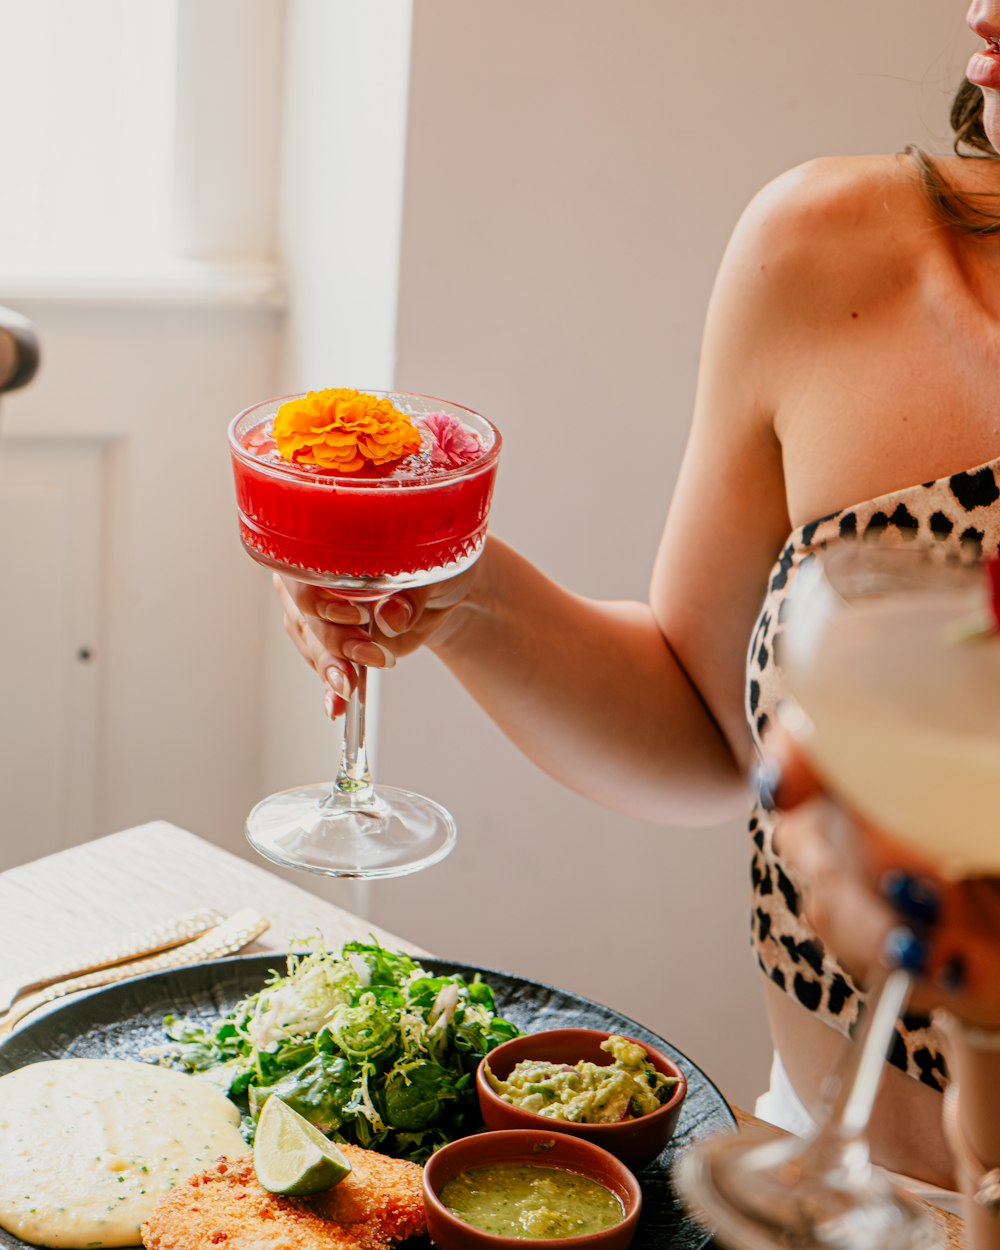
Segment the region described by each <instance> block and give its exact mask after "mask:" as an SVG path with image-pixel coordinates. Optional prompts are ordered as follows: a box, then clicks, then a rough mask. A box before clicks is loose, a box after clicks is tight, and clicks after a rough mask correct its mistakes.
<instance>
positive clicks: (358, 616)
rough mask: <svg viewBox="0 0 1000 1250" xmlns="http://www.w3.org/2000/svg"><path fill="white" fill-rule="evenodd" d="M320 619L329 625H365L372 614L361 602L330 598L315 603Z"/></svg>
mask: <svg viewBox="0 0 1000 1250" xmlns="http://www.w3.org/2000/svg"><path fill="white" fill-rule="evenodd" d="M316 612H317V614H318V615H319V617H320V619H321V620H323V621H329V622H330V624H331V625H367V624H368V622H369V621H370V620H371V619H372V614H371V612H370V611H369V609H368V608H367V606H366V605H365V604H363V603H348V602H347V601H346V600H344V599H335V598H331V599H330V600H329V602H327V603H323V602H320V603H317V604H316Z"/></svg>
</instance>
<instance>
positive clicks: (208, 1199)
mask: <svg viewBox="0 0 1000 1250" xmlns="http://www.w3.org/2000/svg"><path fill="white" fill-rule="evenodd" d="M341 1149H342V1150H343V1152H344V1154H346V1155H347V1157H348V1158H349V1159H350V1161H351V1167H352V1171H351V1172H350V1173H349V1174H348V1175H347V1176H345V1177H344V1179H343V1180H342V1181H341V1182H340V1183H339V1184H338V1185H335V1186H334V1187H333V1189H328V1190H326V1191H325V1192H324V1193H320V1194H315V1195H313V1196H312V1197H309V1198H284V1197H281V1196H280V1195H279V1194H272V1193H269V1192H268V1191H267V1190H266V1189H263V1188H261V1186H260V1185H259V1184H258V1182H257V1177H256V1176H255V1174H254V1170H253V1155H252V1154H246V1155H242V1156H241V1157H240V1158H238V1159H225V1158H223V1159H219V1161H218V1162H217V1163H215V1164H214V1165H213V1166H212V1167H210V1168H208V1169H207V1170H206V1171H204V1172H199V1173H198V1174H197V1175H196V1176H192V1177H190V1178H189V1179H188V1180H187V1181H182V1182H181V1183H180V1184H179V1185H177V1186H176V1188H174V1189H173V1190H171V1192H170V1193H169V1194H167V1196H166V1197H165V1198H164V1199H163V1200H162V1201H161V1202H160V1203H159V1204H158V1206H157V1207H156V1208H155V1210H154V1211H153V1213H152V1214H151V1215H150V1217H149V1219H148V1220H146V1221H145V1223H144V1224H143V1226H142V1244H143V1245H144V1246H145V1247H146V1250H210V1247H212V1246H221V1247H223V1250H388V1248H389V1247H390V1246H392V1245H394V1244H395V1243H396V1242H398V1241H404V1240H405V1239H406V1238H407V1237H412V1236H415V1235H416V1234H418V1233H424V1232H426V1231H427V1225H426V1223H425V1220H424V1199H423V1191H422V1188H421V1185H422V1177H423V1169H422V1168H420V1167H419V1166H418V1165H417V1164H416V1163H408V1162H407V1161H405V1160H403V1159H390V1158H388V1157H387V1156H385V1155H381V1154H376V1153H375V1152H374V1151H371V1150H363V1149H362V1148H361V1147H360V1146H349V1145H345V1146H342V1147H341Z"/></svg>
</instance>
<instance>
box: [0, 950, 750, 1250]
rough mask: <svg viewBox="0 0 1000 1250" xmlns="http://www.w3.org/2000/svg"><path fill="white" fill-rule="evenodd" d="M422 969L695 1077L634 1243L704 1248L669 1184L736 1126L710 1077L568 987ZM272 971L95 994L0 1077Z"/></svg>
mask: <svg viewBox="0 0 1000 1250" xmlns="http://www.w3.org/2000/svg"><path fill="white" fill-rule="evenodd" d="M422 963H423V965H424V967H426V968H427V969H429V970H430V971H432V972H435V973H438V974H443V973H459V974H461V975H462V976H463V977H465V978H466V979H470V978H471V977H473V976H474V975H475V974H476V973H477V972H478V973H479V974H480V975H481V976H482V977H483V979H484V980H485V981H488V982H489V984H490V985H491V986H492V987H493V990H494V993H495V994H496V1000H497V1007H498V1009H499V1011H500V1014H501V1015H504V1016H506V1017H507V1018H508V1019H510V1020H512V1021H513V1022H514V1023H515V1024H516V1025H518V1027H519V1028H521V1029H523V1030H524V1031H525V1032H526V1033H528V1032H538V1031H540V1030H542V1029H566V1028H581V1027H582V1028H588V1029H606V1030H608V1031H609V1032H618V1033H625V1034H627V1035H628V1036H629V1037H634V1038H636V1039H637V1040H638V1041H640V1042H641V1041H647V1042H649V1043H650V1045H652V1046H656V1047H658V1048H659V1049H660V1050H662V1051H664V1052H665V1053H666V1054H667V1055H669V1056H670V1058H671V1059H673V1060H674V1061H675V1062H676V1063H678V1064H679V1065H680V1066H681V1068H682V1069H683V1070H684V1073H685V1075H686V1076H687V1079H688V1095H687V1098H686V1099H685V1100H684V1108H683V1111H682V1112H681V1118H680V1122H679V1124H678V1126H677V1131H676V1132H675V1134H674V1136H673V1138H672V1140H671V1141H670V1142H669V1143H668V1144H667V1147H666V1149H665V1150H664V1151H663V1153H662V1154H661V1155H660V1157H659V1158H658V1159H656V1160H654V1162H653V1163H651V1164H649V1165H648V1167H645V1168H643V1170H642V1171H641V1172H640V1173H639V1180H640V1181H641V1183H642V1191H643V1212H642V1219H641V1221H640V1224H639V1229H638V1232H637V1233H636V1237H635V1240H634V1241H633V1243H632V1247H633V1250H654V1248H655V1250H700V1247H702V1246H704V1245H705V1244H706V1242H708V1240H709V1233H708V1232H707V1231H706V1230H705V1229H704V1228H703V1227H702V1226H701V1225H700V1224H697V1223H696V1222H695V1221H694V1220H692V1219H691V1217H690V1216H689V1215H687V1214H686V1212H685V1211H684V1210H683V1209H682V1207H681V1205H680V1202H679V1200H678V1199H677V1198H676V1197H675V1195H674V1190H673V1187H672V1186H671V1183H670V1170H671V1168H672V1166H673V1163H674V1160H675V1159H676V1158H677V1156H678V1154H680V1153H681V1152H683V1151H685V1150H687V1149H689V1148H690V1146H691V1145H692V1144H693V1143H694V1142H695V1141H697V1140H698V1139H699V1138H700V1137H704V1136H705V1135H706V1134H709V1133H716V1132H719V1131H720V1130H722V1129H727V1128H732V1127H734V1126H735V1120H734V1118H733V1114H732V1112H731V1111H730V1109H729V1107H728V1105H727V1104H726V1100H725V1099H724V1098H723V1097H722V1095H721V1094H720V1093H719V1091H718V1090H717V1089H716V1087H715V1086H714V1085H713V1084H712V1082H711V1081H710V1080H709V1079H708V1077H707V1076H706V1075H705V1074H704V1072H702V1071H701V1070H700V1069H699V1068H698V1067H697V1066H696V1065H695V1064H693V1063H692V1062H691V1060H690V1059H688V1057H687V1056H686V1055H683V1054H681V1052H680V1051H679V1050H677V1049H676V1048H675V1047H673V1046H671V1045H670V1043H669V1042H665V1041H664V1040H663V1038H661V1037H657V1036H656V1034H655V1033H651V1032H650V1031H649V1030H648V1029H644V1028H643V1027H642V1025H641V1024H636V1023H635V1021H634V1020H630V1019H629V1018H628V1017H627V1016H623V1015H620V1014H619V1013H618V1012H616V1011H612V1010H611V1009H610V1008H609V1007H602V1006H601V1005H600V1004H599V1003H594V1002H591V1001H590V1000H589V999H586V998H581V997H580V996H579V995H577V994H571V993H570V992H569V991H568V990H560V989H556V988H555V987H554V986H551V985H543V984H542V983H541V982H539V981H527V980H525V979H524V978H522V977H513V976H508V975H507V974H506V973H503V972H494V971H492V970H491V969H489V968H474V967H471V966H469V965H468V964H460V963H452V962H451V961H449V960H441V959H424V960H422ZM271 969H276V970H278V971H280V972H283V971H284V959H283V957H282V956H280V955H244V956H237V957H235V958H233V959H221V960H217V961H215V962H214V963H206V964H195V965H192V966H191V967H189V968H179V969H177V970H176V971H174V972H160V973H154V974H153V975H152V976H147V977H137V978H136V979H135V980H134V981H126V982H124V983H122V984H121V985H112V986H109V987H108V988H107V989H103V990H97V991H95V992H94V993H92V994H88V995H86V996H85V997H82V998H77V999H75V1000H74V1001H73V1002H70V1003H66V1004H65V1005H64V1006H62V1007H60V1008H58V1009H56V1010H54V1011H51V1012H49V1013H48V1014H47V1015H44V1016H41V1017H39V1018H38V1019H37V1020H36V1021H34V1023H30V1024H26V1025H23V1026H22V1027H21V1029H20V1030H19V1031H18V1032H17V1033H15V1034H14V1036H13V1037H10V1038H8V1039H7V1040H6V1041H5V1042H4V1043H3V1044H2V1045H0V1075H2V1074H3V1073H5V1072H10V1071H12V1070H13V1069H14V1068H20V1067H23V1066H24V1064H26V1063H37V1062H39V1061H40V1060H43V1059H69V1058H92V1059H109V1058H114V1059H140V1058H141V1057H142V1051H143V1049H144V1047H147V1046H155V1045H157V1044H159V1043H161V1042H162V1041H163V1038H164V1035H163V1028H162V1023H163V1017H164V1016H165V1015H167V1014H168V1013H169V1012H174V1013H176V1014H178V1015H185V1016H191V1017H193V1018H196V1019H199V1020H201V1021H203V1022H204V1023H209V1022H210V1021H212V1020H214V1019H215V1018H216V1017H217V1016H219V1015H222V1014H224V1013H225V1012H227V1011H229V1010H230V1009H231V1008H232V1007H233V1006H234V1004H235V1003H237V1002H238V1001H239V1000H240V999H241V998H244V997H246V995H248V994H253V993H256V991H257V990H259V989H260V988H261V987H262V986H263V984H264V982H265V981H266V979H267V976H268V973H269V971H270V970H271ZM24 1246H25V1243H24V1242H23V1241H20V1240H18V1238H17V1237H13V1236H11V1234H10V1233H5V1232H4V1231H3V1230H2V1229H0V1247H3V1250H24Z"/></svg>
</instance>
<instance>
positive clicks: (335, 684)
mask: <svg viewBox="0 0 1000 1250" xmlns="http://www.w3.org/2000/svg"><path fill="white" fill-rule="evenodd" d="M323 680H324V681H325V682H326V684H327V685H328V686H329V687H330V691H331V693H332V694H335V695H336V696H337V697H338V698H341V699H343V700H344V701H345V703H346V701H347V700H348V699H349V698H350V697H351V683H350V682H349V681H348V680H347V674H346V673H344V672H342V671H341V670H340V669H339V668H335V667H334V666H333V665H331V666H330V667H329V668H328V669H327V670H326V672H325V673H324V674H323Z"/></svg>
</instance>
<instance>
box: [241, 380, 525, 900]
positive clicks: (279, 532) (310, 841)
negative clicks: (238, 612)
mask: <svg viewBox="0 0 1000 1250" xmlns="http://www.w3.org/2000/svg"><path fill="white" fill-rule="evenodd" d="M364 393H365V394H368V395H374V396H376V397H377V398H381V399H388V400H389V401H391V403H392V404H393V405H395V407H396V408H398V409H400V410H402V411H403V412H405V413H407V414H409V415H410V416H413V417H427V416H432V415H434V414H440V413H444V414H445V415H446V416H447V417H449V418H454V419H457V420H459V421H461V423H462V425H463V426H464V427H465V428H466V429H467V430H471V431H472V433H473V434H475V435H476V437H477V438H478V440H479V442H480V444H481V448H482V450H481V453H480V454H477V455H475V456H474V458H473V459H471V460H470V461H468V462H467V463H462V464H460V466H459V467H457V468H447V467H446V468H431V469H428V468H427V465H426V463H425V464H423V465H416V466H415V467H414V468H413V470H412V471H410V470H407V469H406V468H405V467H404V468H399V469H397V470H396V471H394V472H392V473H389V474H386V475H384V476H374V477H361V476H360V475H358V476H349V475H337V476H335V475H333V474H331V473H329V472H323V471H321V470H319V469H317V468H316V467H315V466H313V465H302V464H297V463H292V462H289V461H284V460H281V459H280V458H279V457H277V456H276V455H273V454H272V455H261V454H259V452H258V451H257V450H255V444H258V443H259V441H260V435H261V434H262V433H263V432H266V431H267V430H268V429H269V427H270V424H271V422H272V421H273V419H274V416H275V413H276V412H277V410H278V409H279V408H280V407H281V405H282V404H283V403H285V402H286V401H287V400H292V399H298V398H300V396H295V395H290V396H284V397H282V398H280V399H272V400H267V401H266V402H264V403H261V404H256V405H255V406H254V407H252V408H248V409H247V410H246V411H245V412H243V413H241V414H240V415H239V416H238V417H236V419H235V420H234V421H233V422H232V423H231V424H230V426H229V448H230V453H231V457H232V464H233V472H234V475H235V480H236V502H237V508H238V512H239V525H240V537H241V538H242V540H243V545H244V547H245V548H246V550H247V551H248V552H249V553H250V555H251V556H253V558H254V559H255V560H257V561H258V562H259V563H261V564H264V565H266V566H267V567H268V568H271V569H275V570H277V571H278V572H279V573H283V574H286V575H287V576H289V577H293V578H296V579H297V580H299V581H302V582H309V583H311V584H313V585H315V586H324V587H327V588H329V589H332V590H336V591H337V592H338V593H339V594H340V595H342V596H343V597H344V598H345V599H349V600H351V601H353V602H355V603H361V604H365V605H368V606H369V608H370V609H371V610H374V607H375V605H376V603H377V602H378V601H379V600H380V599H383V598H385V597H386V596H388V595H392V594H394V593H396V592H397V591H400V590H405V589H408V588H412V587H415V586H427V585H429V584H431V583H433V582H438V581H442V580H444V579H445V578H449V577H453V576H454V575H455V574H457V573H460V572H462V571H463V570H464V569H467V568H469V567H470V565H472V564H473V563H474V562H475V560H476V559H477V558H478V556H479V554H480V552H481V551H482V548H483V543H484V541H485V537H486V522H487V517H488V514H489V507H490V500H491V497H492V493H493V483H494V480H495V478H496V471H497V461H498V458H499V455H500V442H501V440H500V433H499V431H498V430H497V429H496V427H495V426H494V425H492V424H491V423H490V422H489V421H487V420H486V419H485V417H481V416H480V415H479V414H478V413H475V412H472V411H470V410H469V409H467V408H462V407H459V406H458V405H456V404H451V403H447V402H445V401H443V400H439V399H433V398H431V397H429V396H425V395H412V394H406V393H401V392H395V391H391V392H390V391H365V392H364ZM406 463H407V464H408V463H409V462H406ZM365 688H366V670H365V668H364V667H363V666H361V665H359V666H357V681H356V684H355V687H354V692H353V694H352V696H351V699H350V701H349V703H348V707H347V712H346V714H345V718H344V743H343V749H342V753H341V761H340V768H339V770H338V772H337V776H336V779H335V780H334V781H333V782H332V784H331V783H329V782H326V783H318V784H313V785H305V786H300V787H298V788H296V789H292V790H285V791H282V792H280V793H278V794H272V795H271V796H269V797H268V798H266V799H263V800H262V801H261V802H260V803H258V804H257V806H256V807H255V808H254V809H253V811H252V812H251V813H250V815H249V816H248V818H247V825H246V834H247V838H248V839H249V841H250V842H251V843H252V845H253V846H254V847H256V849H257V850H258V851H260V853H261V854H262V855H264V856H266V857H267V858H268V859H270V860H273V861H274V862H275V863H278V864H283V865H285V866H287V867H291V868H299V869H302V870H304V871H306V872H314V873H320V874H323V875H326V876H334V877H395V876H402V875H404V874H406V873H410V872H416V871H417V870H418V869H421V868H427V867H429V866H430V865H431V864H434V863H437V861H438V860H440V859H443V857H444V856H445V855H447V854H448V852H449V851H450V850H451V848H452V846H453V845H454V843H455V836H456V829H455V821H454V819H453V818H452V816H451V814H450V813H449V812H448V811H446V810H445V808H443V807H442V806H441V805H440V804H439V803H435V802H434V801H433V800H432V799H428V798H424V797H423V796H422V795H419V794H414V793H413V792H411V791H409V790H401V789H397V788H395V787H393V786H382V785H378V786H376V785H375V784H374V783H373V781H372V776H371V772H370V769H369V766H368V757H367V751H366V746H365Z"/></svg>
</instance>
